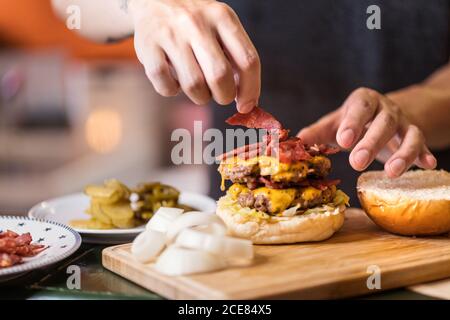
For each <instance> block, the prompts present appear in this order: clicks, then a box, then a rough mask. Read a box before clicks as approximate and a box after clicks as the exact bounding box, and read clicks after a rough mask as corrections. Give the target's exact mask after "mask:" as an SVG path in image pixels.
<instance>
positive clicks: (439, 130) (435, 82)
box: [388, 64, 450, 149]
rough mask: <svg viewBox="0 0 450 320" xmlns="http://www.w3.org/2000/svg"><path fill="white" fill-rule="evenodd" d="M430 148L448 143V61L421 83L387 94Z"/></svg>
mask: <svg viewBox="0 0 450 320" xmlns="http://www.w3.org/2000/svg"><path fill="white" fill-rule="evenodd" d="M388 97H389V98H391V99H392V100H393V101H395V102H396V103H397V104H398V106H399V107H400V108H401V109H402V111H403V113H404V114H405V115H406V116H407V117H408V118H409V120H410V121H411V122H412V123H414V124H415V125H417V126H418V127H419V128H420V129H421V130H422V132H423V133H424V135H425V138H426V141H427V144H428V146H429V147H430V148H433V149H444V148H447V147H449V146H450V64H448V65H446V66H445V67H443V68H441V69H439V70H438V71H436V72H435V73H434V74H432V75H431V76H430V77H429V78H428V79H426V80H425V81H424V82H422V83H420V84H417V85H414V86H411V87H407V88H405V89H401V90H398V91H395V92H392V93H389V94H388Z"/></svg>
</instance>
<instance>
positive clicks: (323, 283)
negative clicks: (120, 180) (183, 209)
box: [103, 209, 450, 299]
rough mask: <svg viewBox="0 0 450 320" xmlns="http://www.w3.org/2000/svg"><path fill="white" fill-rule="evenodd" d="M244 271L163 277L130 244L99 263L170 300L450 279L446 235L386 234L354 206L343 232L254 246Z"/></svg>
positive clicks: (343, 292) (359, 290)
mask: <svg viewBox="0 0 450 320" xmlns="http://www.w3.org/2000/svg"><path fill="white" fill-rule="evenodd" d="M255 252H256V259H255V263H254V264H253V265H252V266H250V267H241V268H230V269H226V270H221V271H217V272H212V273H206V274H198V275H191V276H183V277H167V276H164V275H161V274H159V273H158V272H156V271H155V270H154V269H153V267H152V265H151V264H149V265H144V264H140V263H138V262H136V261H135V260H134V259H133V257H132V256H131V254H130V244H125V245H120V246H115V247H109V248H106V249H105V250H104V251H103V265H104V266H105V267H106V268H107V269H109V270H111V271H113V272H115V273H117V274H119V275H121V276H123V277H125V278H127V279H129V280H131V281H133V282H135V283H137V284H139V285H141V286H142V287H144V288H147V289H149V290H151V291H154V292H156V293H158V294H160V295H162V296H164V297H167V298H171V299H262V298H275V299H278V298H283V299H324V298H343V297H350V296H356V295H362V294H370V293H373V292H374V291H379V290H377V289H375V290H369V289H368V288H367V278H368V277H369V276H370V273H368V272H367V268H368V267H369V266H371V265H376V266H378V267H379V268H380V270H381V289H380V290H386V289H392V288H397V287H404V286H408V285H412V284H417V283H422V282H426V281H432V280H437V279H443V278H446V277H449V276H450V239H449V238H448V237H432V238H408V237H400V236H396V235H392V234H389V233H386V232H384V231H382V230H381V229H379V228H378V227H377V226H376V225H374V224H373V223H372V222H371V221H370V220H369V219H368V218H367V216H366V215H365V214H364V212H363V211H361V210H359V209H348V210H347V212H346V221H345V223H344V227H343V228H342V229H341V230H340V231H339V232H338V233H337V234H336V235H335V236H333V237H332V238H331V239H329V240H326V241H323V242H318V243H304V244H294V245H270V246H269V245H260V246H255Z"/></svg>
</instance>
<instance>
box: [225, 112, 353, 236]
mask: <svg viewBox="0 0 450 320" xmlns="http://www.w3.org/2000/svg"><path fill="white" fill-rule="evenodd" d="M226 122H227V123H228V124H230V125H238V126H244V127H247V128H254V129H264V130H265V132H266V134H265V135H264V138H263V139H262V141H261V142H258V143H255V144H251V145H245V146H243V147H240V148H237V149H235V150H232V151H230V152H228V153H225V154H223V155H222V156H220V161H221V162H220V165H219V169H218V170H219V172H220V174H221V176H222V186H221V188H222V190H223V191H225V182H228V181H229V182H230V183H229V184H230V186H229V188H228V190H226V194H225V195H224V196H222V197H221V198H220V199H219V200H218V202H217V215H219V216H220V217H221V218H222V220H223V221H224V222H225V224H226V225H227V227H228V229H229V233H230V234H231V235H233V236H237V237H241V238H246V239H250V240H252V241H253V243H254V244H283V243H296V242H305V241H321V240H325V239H327V238H329V237H331V236H332V235H333V234H334V233H335V232H336V231H338V230H339V229H340V228H341V226H342V225H343V223H344V212H345V208H346V206H347V205H348V201H349V198H348V196H347V195H346V194H345V193H344V192H343V191H341V190H339V189H338V188H337V185H338V184H339V180H331V179H327V177H328V175H329V173H330V171H331V161H330V159H329V158H328V156H329V155H331V154H333V153H336V152H338V151H339V150H338V149H337V148H334V147H331V146H327V145H317V144H316V145H306V144H304V143H303V141H302V140H301V139H300V138H298V137H290V136H289V130H286V129H284V128H283V127H282V125H281V123H280V122H279V121H278V120H276V119H275V118H274V117H273V116H272V115H271V114H269V113H267V112H265V111H264V110H262V109H261V108H259V107H257V108H254V109H253V110H252V112H250V113H248V114H239V113H238V114H235V115H234V116H232V117H231V118H229V119H228V120H227V121H226Z"/></svg>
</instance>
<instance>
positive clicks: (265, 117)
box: [225, 107, 283, 130]
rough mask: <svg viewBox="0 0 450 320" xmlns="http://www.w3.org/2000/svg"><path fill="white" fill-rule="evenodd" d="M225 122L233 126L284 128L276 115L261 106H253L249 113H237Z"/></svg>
mask: <svg viewBox="0 0 450 320" xmlns="http://www.w3.org/2000/svg"><path fill="white" fill-rule="evenodd" d="M225 122H226V123H228V124H230V125H232V126H243V127H247V128H255V129H267V130H271V129H283V126H282V125H281V123H280V122H279V121H278V120H277V119H275V117H274V116H272V115H271V114H270V113H268V112H266V111H264V110H263V109H261V108H259V107H255V108H253V110H252V111H250V112H249V113H236V114H234V115H233V116H231V117H230V118H228V119H227V120H226V121H225Z"/></svg>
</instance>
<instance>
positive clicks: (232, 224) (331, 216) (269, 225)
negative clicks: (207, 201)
mask: <svg viewBox="0 0 450 320" xmlns="http://www.w3.org/2000/svg"><path fill="white" fill-rule="evenodd" d="M227 198H228V196H227V195H226V196H223V197H222V198H220V199H219V201H218V202H217V211H216V213H217V215H218V216H220V217H221V218H222V220H223V221H224V222H225V224H226V225H227V227H228V230H229V232H230V234H231V235H233V236H236V237H240V238H245V239H250V240H252V242H253V243H254V244H282V243H295V242H306V241H321V240H325V239H327V238H329V237H331V236H332V235H333V234H334V233H335V232H336V231H337V230H339V229H340V228H341V226H342V224H343V223H344V212H345V205H342V206H340V207H338V208H335V210H330V211H329V212H326V213H317V214H314V213H313V214H308V215H305V216H302V215H298V216H293V217H271V219H270V221H267V220H264V219H262V220H260V221H256V220H255V221H253V220H248V219H246V218H245V217H244V216H243V215H242V214H240V213H238V210H236V207H237V208H242V207H240V206H239V205H238V204H235V207H231V206H229V205H228V204H227V203H229V199H227Z"/></svg>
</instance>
